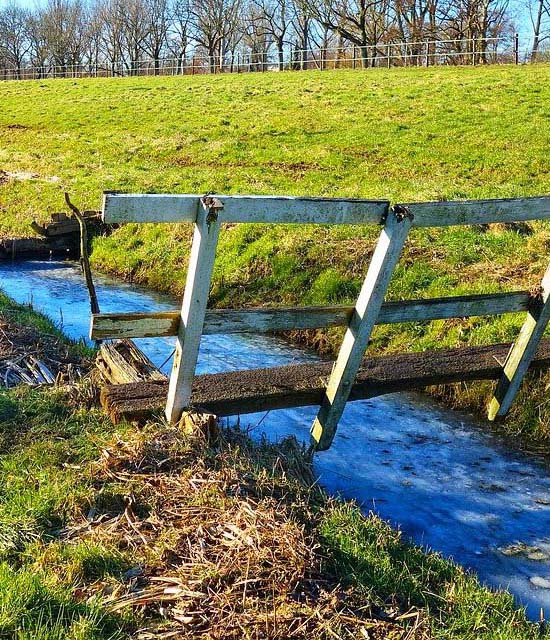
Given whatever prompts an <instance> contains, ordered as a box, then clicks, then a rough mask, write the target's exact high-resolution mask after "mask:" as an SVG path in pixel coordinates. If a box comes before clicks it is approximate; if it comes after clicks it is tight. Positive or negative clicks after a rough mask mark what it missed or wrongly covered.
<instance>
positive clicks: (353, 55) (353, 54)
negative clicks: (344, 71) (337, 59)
mask: <svg viewBox="0 0 550 640" xmlns="http://www.w3.org/2000/svg"><path fill="white" fill-rule="evenodd" d="M351 55H352V60H351V63H352V66H353V68H354V69H355V58H356V51H355V45H353V49H352V54H351Z"/></svg>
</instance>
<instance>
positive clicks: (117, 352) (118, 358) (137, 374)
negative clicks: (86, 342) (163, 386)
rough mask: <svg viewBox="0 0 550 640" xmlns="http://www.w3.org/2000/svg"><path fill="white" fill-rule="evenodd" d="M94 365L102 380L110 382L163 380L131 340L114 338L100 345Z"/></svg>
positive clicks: (160, 374) (163, 376) (162, 375)
mask: <svg viewBox="0 0 550 640" xmlns="http://www.w3.org/2000/svg"><path fill="white" fill-rule="evenodd" d="M96 366H97V368H98V370H99V372H100V374H101V377H102V379H103V380H104V381H106V382H109V383H112V384H124V383H128V382H143V381H144V380H164V381H167V379H166V376H165V375H164V374H162V373H161V372H160V371H159V370H158V369H157V367H155V365H154V364H153V363H152V362H151V360H149V358H148V357H147V356H146V355H145V354H144V353H143V352H142V351H140V350H139V349H138V348H137V347H136V345H135V344H134V343H133V342H132V341H131V340H116V341H115V342H105V343H103V344H102V345H101V348H100V350H99V353H98V354H97V358H96Z"/></svg>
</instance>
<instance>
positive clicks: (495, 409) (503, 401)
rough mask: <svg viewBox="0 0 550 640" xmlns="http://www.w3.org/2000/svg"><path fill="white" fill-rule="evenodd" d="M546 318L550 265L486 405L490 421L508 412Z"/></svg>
mask: <svg viewBox="0 0 550 640" xmlns="http://www.w3.org/2000/svg"><path fill="white" fill-rule="evenodd" d="M549 320H550V267H548V269H547V270H546V273H545V274H544V278H543V279H542V284H541V291H540V299H539V300H538V304H532V305H531V308H530V309H529V311H528V313H527V318H526V319H525V322H524V323H523V326H522V327H521V330H520V332H519V336H518V339H517V340H516V341H515V343H514V346H513V347H512V349H510V353H509V354H508V356H507V357H506V362H505V363H504V368H503V372H502V376H501V378H500V380H499V381H498V385H497V388H496V389H495V395H494V396H493V398H492V399H491V402H490V404H489V413H488V416H489V420H495V419H496V418H501V417H503V416H505V415H506V414H507V413H508V411H509V409H510V407H511V406H512V402H513V401H514V398H515V397H516V395H517V392H518V391H519V387H520V385H521V381H522V380H523V378H524V376H525V374H526V373H527V369H528V368H529V363H530V362H531V359H532V358H533V356H534V355H535V352H536V350H537V346H538V344H539V342H540V340H541V338H542V336H543V334H544V332H545V330H546V327H547V326H548V321H549Z"/></svg>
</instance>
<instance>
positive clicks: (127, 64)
mask: <svg viewBox="0 0 550 640" xmlns="http://www.w3.org/2000/svg"><path fill="white" fill-rule="evenodd" d="M549 58H550V52H549V51H545V50H541V51H539V52H538V54H537V56H536V60H537V61H541V62H543V61H548V60H549ZM527 61H532V54H531V51H530V50H529V49H527V48H523V49H520V44H519V38H518V36H516V37H515V38H503V37H492V38H464V39H441V40H437V39H431V40H422V41H410V42H379V43H376V44H369V45H365V46H353V45H351V44H345V45H343V46H340V47H318V48H314V49H291V48H289V47H288V46H286V47H285V48H284V50H283V53H282V56H280V55H279V52H277V51H275V50H273V49H270V50H268V51H259V52H258V51H256V52H251V51H235V52H232V53H228V54H225V55H223V56H218V55H217V56H212V57H210V56H207V55H204V54H202V53H200V52H199V51H196V50H195V51H193V50H190V51H189V52H188V53H186V54H182V56H181V57H162V58H158V59H156V60H155V59H152V58H151V59H141V60H137V61H135V60H134V61H128V60H114V61H112V60H102V59H97V58H96V59H93V60H87V61H85V62H79V63H74V64H64V65H59V64H53V63H49V62H45V63H44V64H42V65H32V64H28V63H22V64H21V65H20V66H14V65H11V64H8V63H6V62H4V63H3V64H0V80H31V79H39V80H43V79H47V78H87V77H93V78H99V77H125V76H178V75H201V74H211V73H262V72H270V71H306V70H321V71H322V70H331V69H359V68H365V69H367V68H380V67H386V68H391V67H411V66H415V67H431V66H457V65H477V64H519V63H520V62H527Z"/></svg>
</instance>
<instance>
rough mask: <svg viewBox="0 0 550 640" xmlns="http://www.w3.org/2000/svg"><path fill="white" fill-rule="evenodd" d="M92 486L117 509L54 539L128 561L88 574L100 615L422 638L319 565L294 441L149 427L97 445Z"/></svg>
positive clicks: (160, 633)
mask: <svg viewBox="0 0 550 640" xmlns="http://www.w3.org/2000/svg"><path fill="white" fill-rule="evenodd" d="M101 452H102V455H101V459H100V460H99V461H98V462H97V464H96V469H95V473H96V477H97V481H98V489H99V492H100V494H101V491H102V487H106V486H107V485H108V486H109V487H110V488H111V489H110V490H111V491H112V487H113V484H114V485H116V486H117V487H118V488H119V490H120V495H121V496H124V497H123V500H124V506H123V508H119V509H118V510H117V509H116V508H115V509H114V510H113V511H112V512H110V513H109V511H108V509H107V510H105V509H102V513H101V514H99V515H98V514H96V513H93V514H92V517H91V518H89V519H88V520H86V521H83V522H82V523H77V524H76V525H74V526H73V527H71V528H70V529H67V530H66V531H65V532H64V537H65V538H66V539H71V538H78V539H79V540H82V539H88V540H90V541H93V542H95V543H106V542H108V543H109V544H112V543H113V540H116V541H117V544H118V546H119V548H120V549H121V550H123V551H124V552H125V554H126V555H130V556H131V557H132V558H134V559H135V566H133V567H132V568H130V569H129V571H127V572H126V574H125V576H124V579H123V580H122V581H117V582H113V581H112V580H108V579H107V580H104V581H98V582H97V583H95V584H93V585H90V586H89V587H88V593H87V594H86V595H87V597H90V596H94V595H95V596H99V597H100V598H101V600H102V602H103V603H104V605H105V606H106V608H107V609H108V610H109V611H110V612H111V613H123V612H127V611H128V610H129V609H131V610H133V612H134V614H141V617H142V619H145V620H147V621H148V623H147V624H146V625H144V626H143V627H142V628H141V629H140V630H139V631H138V632H137V634H136V636H135V637H136V638H139V639H140V640H146V639H148V638H176V637H193V638H197V639H201V640H202V639H205V640H206V639H212V640H214V639H220V640H221V639H224V640H226V639H231V638H235V639H237V638H239V639H241V638H270V639H274V640H275V639H281V640H283V639H290V638H327V639H328V638H395V639H396V640H397V639H404V638H413V637H414V638H419V639H420V638H422V639H423V638H428V637H429V636H428V632H427V630H426V628H425V624H424V619H423V615H421V613H420V612H419V611H409V610H407V611H401V610H398V609H395V608H393V609H389V608H388V610H387V611H382V610H380V609H379V608H378V607H374V606H372V605H371V603H369V602H367V601H365V600H364V597H363V596H361V595H360V594H359V592H358V591H357V590H354V589H353V588H352V587H347V588H343V587H342V586H341V584H340V582H339V581H338V579H337V578H336V577H335V576H332V575H331V572H330V571H327V566H326V558H324V557H323V555H322V553H321V551H320V547H319V544H318V538H319V536H318V532H317V526H318V523H319V520H320V517H321V511H322V504H323V500H325V501H326V498H324V497H323V494H322V493H321V491H320V490H319V489H318V488H317V487H316V486H315V482H314V478H313V475H312V472H311V467H310V465H309V462H308V460H307V457H306V456H305V455H304V451H303V449H302V448H301V447H300V446H299V445H298V444H297V442H296V441H295V440H294V439H288V440H285V441H284V442H283V443H281V444H280V445H278V446H276V447H275V446H271V445H267V444H265V443H263V444H262V446H257V445H254V444H252V443H251V442H250V441H249V440H248V439H247V438H246V436H244V435H243V434H242V433H240V432H238V431H234V430H231V431H224V432H222V433H221V434H220V435H219V436H218V442H217V446H216V447H215V448H208V446H207V445H206V443H205V441H204V438H203V437H202V436H195V437H191V438H186V437H182V432H181V430H180V429H179V428H171V427H166V425H163V426H160V425H157V426H156V427H155V426H149V427H148V428H146V429H145V430H144V431H140V432H133V431H132V432H131V433H130V434H127V435H126V436H125V437H122V435H121V434H120V433H119V434H118V435H117V436H116V438H114V439H112V440H110V441H109V442H107V443H105V444H104V446H103V447H102V449H101Z"/></svg>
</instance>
